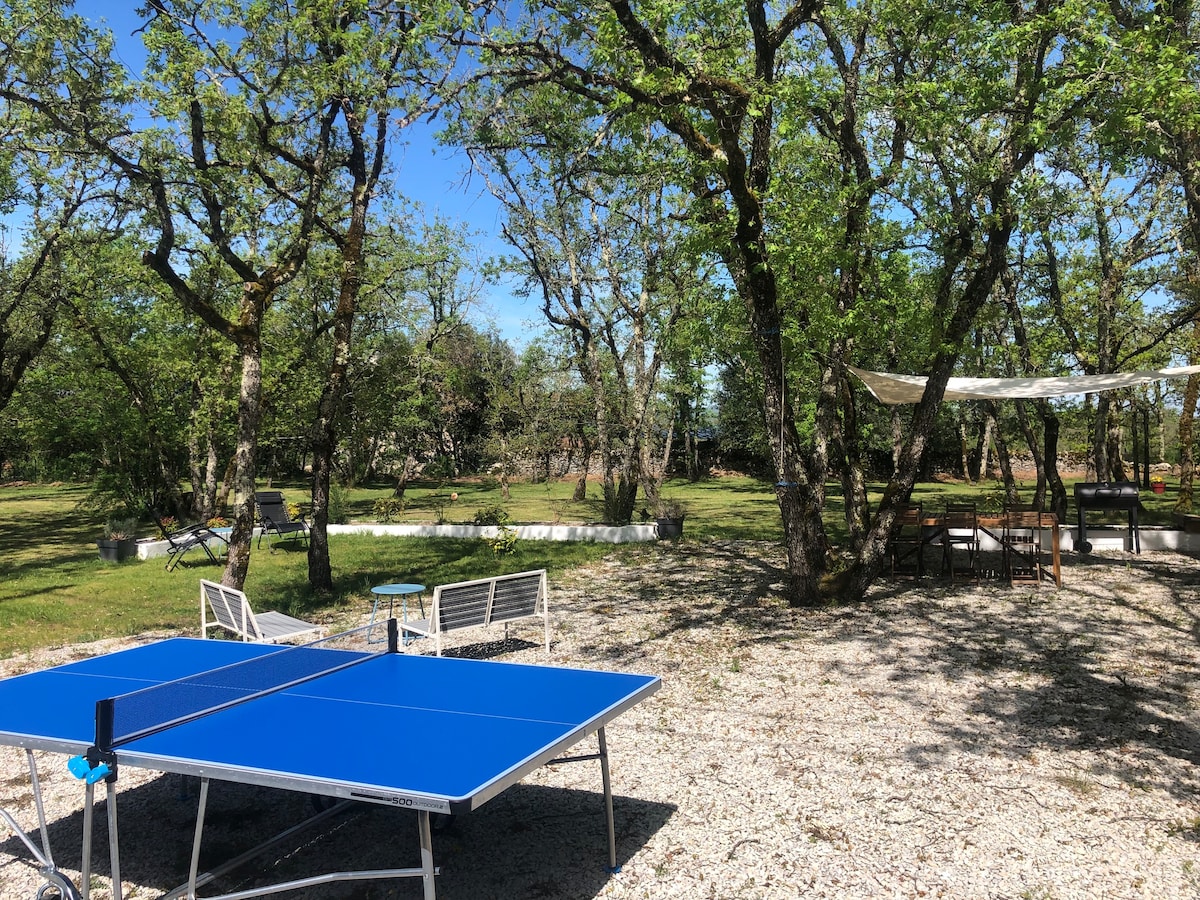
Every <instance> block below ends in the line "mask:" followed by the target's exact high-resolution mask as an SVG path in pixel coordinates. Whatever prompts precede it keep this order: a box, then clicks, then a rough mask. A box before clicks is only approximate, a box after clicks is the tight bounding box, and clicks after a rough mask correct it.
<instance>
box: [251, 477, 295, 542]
mask: <svg viewBox="0 0 1200 900" xmlns="http://www.w3.org/2000/svg"><path fill="white" fill-rule="evenodd" d="M254 505H255V506H257V507H258V520H259V524H260V525H261V526H262V529H261V530H260V531H259V533H258V546H260V547H261V546H262V539H263V535H266V537H267V548H268V549H270V547H271V535H275V536H276V537H277V538H282V537H284V536H285V535H292V539H293V540H295V536H296V535H300V536H301V537H303V538H304V546H306V547H307V546H308V523H307V522H305V521H304V517H303V516H301V517H300V518H299V519H293V518H292V517H291V516H290V515H289V514H288V509H287V503H286V502H285V501H284V499H283V493H282V492H280V491H256V492H255V494H254Z"/></svg>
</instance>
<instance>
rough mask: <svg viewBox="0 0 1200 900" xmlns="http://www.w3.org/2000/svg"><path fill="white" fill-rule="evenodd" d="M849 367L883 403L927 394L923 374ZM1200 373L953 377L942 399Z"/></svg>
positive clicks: (1049, 391) (1025, 395)
mask: <svg viewBox="0 0 1200 900" xmlns="http://www.w3.org/2000/svg"><path fill="white" fill-rule="evenodd" d="M847 368H849V369H850V371H851V372H853V373H854V374H855V375H856V376H857V377H858V379H859V380H860V381H862V383H863V384H865V385H866V386H867V390H869V391H870V392H871V393H872V394H873V395H874V396H875V399H876V400H878V401H879V402H880V403H886V404H888V405H889V406H895V405H897V404H900V403H918V402H920V400H921V397H922V396H923V395H924V393H925V382H926V381H927V379H926V377H925V376H924V375H895V374H893V373H890V372H869V371H867V370H866V369H857V368H855V367H854V366H848V367H847ZM1189 375H1200V366H1175V367H1172V368H1166V369H1143V370H1142V371H1140V372H1114V373H1113V374H1111V375H1065V376H1061V377H1055V378H951V379H950V380H949V381H948V382H947V383H946V393H945V394H944V395H943V396H942V399H943V400H1014V399H1029V398H1033V397H1066V396H1070V395H1071V394H1094V393H1097V392H1098V391H1113V390H1117V389H1118V388H1124V387H1131V386H1132V385H1135V384H1147V383H1148V382H1151V381H1158V380H1159V379H1162V378H1186V377H1188V376H1189Z"/></svg>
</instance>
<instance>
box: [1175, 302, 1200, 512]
mask: <svg viewBox="0 0 1200 900" xmlns="http://www.w3.org/2000/svg"><path fill="white" fill-rule="evenodd" d="M1197 330H1200V325H1197ZM1198 397H1200V375H1189V376H1188V380H1187V385H1186V386H1185V387H1184V391H1183V408H1182V409H1181V410H1180V411H1179V497H1178V499H1176V501H1175V511H1176V512H1179V513H1190V512H1191V511H1192V499H1193V490H1194V487H1193V485H1194V479H1195V475H1196V450H1195V443H1194V438H1193V433H1194V425H1195V421H1196V402H1197V398H1198Z"/></svg>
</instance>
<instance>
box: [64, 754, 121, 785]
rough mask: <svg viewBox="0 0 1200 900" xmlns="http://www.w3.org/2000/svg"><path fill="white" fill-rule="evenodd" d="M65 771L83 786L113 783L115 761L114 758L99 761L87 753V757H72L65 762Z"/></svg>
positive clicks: (115, 770)
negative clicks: (83, 784)
mask: <svg viewBox="0 0 1200 900" xmlns="http://www.w3.org/2000/svg"><path fill="white" fill-rule="evenodd" d="M67 770H68V771H69V772H70V773H71V774H72V775H74V776H75V777H76V778H78V779H79V780H80V781H82V782H84V783H85V784H97V783H98V782H101V781H115V780H116V778H117V761H116V759H115V758H110V759H101V758H100V757H99V756H98V755H94V754H92V753H91V752H90V751H89V753H88V755H87V756H72V757H71V758H70V759H69V760H67Z"/></svg>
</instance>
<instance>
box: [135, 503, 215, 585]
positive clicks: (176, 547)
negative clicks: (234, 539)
mask: <svg viewBox="0 0 1200 900" xmlns="http://www.w3.org/2000/svg"><path fill="white" fill-rule="evenodd" d="M152 515H153V516H154V521H155V522H156V523H158V527H159V530H160V531H162V533H163V538H164V540H166V542H167V565H166V569H167V571H168V572H170V571H171V570H172V569H174V568H175V566H177V565H178V564H179V560H180V559H182V558H183V555H184V554H185V553H187V552H188V551H189V550H191V549H192V548H194V547H199V548H200V549H201V550H203V551H204V554H205V556H207V557H208V560H209V562H214V563H215V562H219V561H220V554H221V549H222V548H223V547H227V546H228V545H229V542H228V541H227V540H225V538H224V537H222V536H221V535H219V534H217V533H216V532H215V531H213V530H212V529H211V528H209V527H208V526H207V525H205V524H204V523H203V522H198V523H196V524H195V525H189V526H187V527H186V528H177V529H176V530H174V531H170V532H168V531H167V529H166V528H164V527H163V519H162V518H161V517H160V516H159V515H158V513H154V512H152ZM214 545H215V546H216V550H217V552H215V553H214V552H213V547H214Z"/></svg>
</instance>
